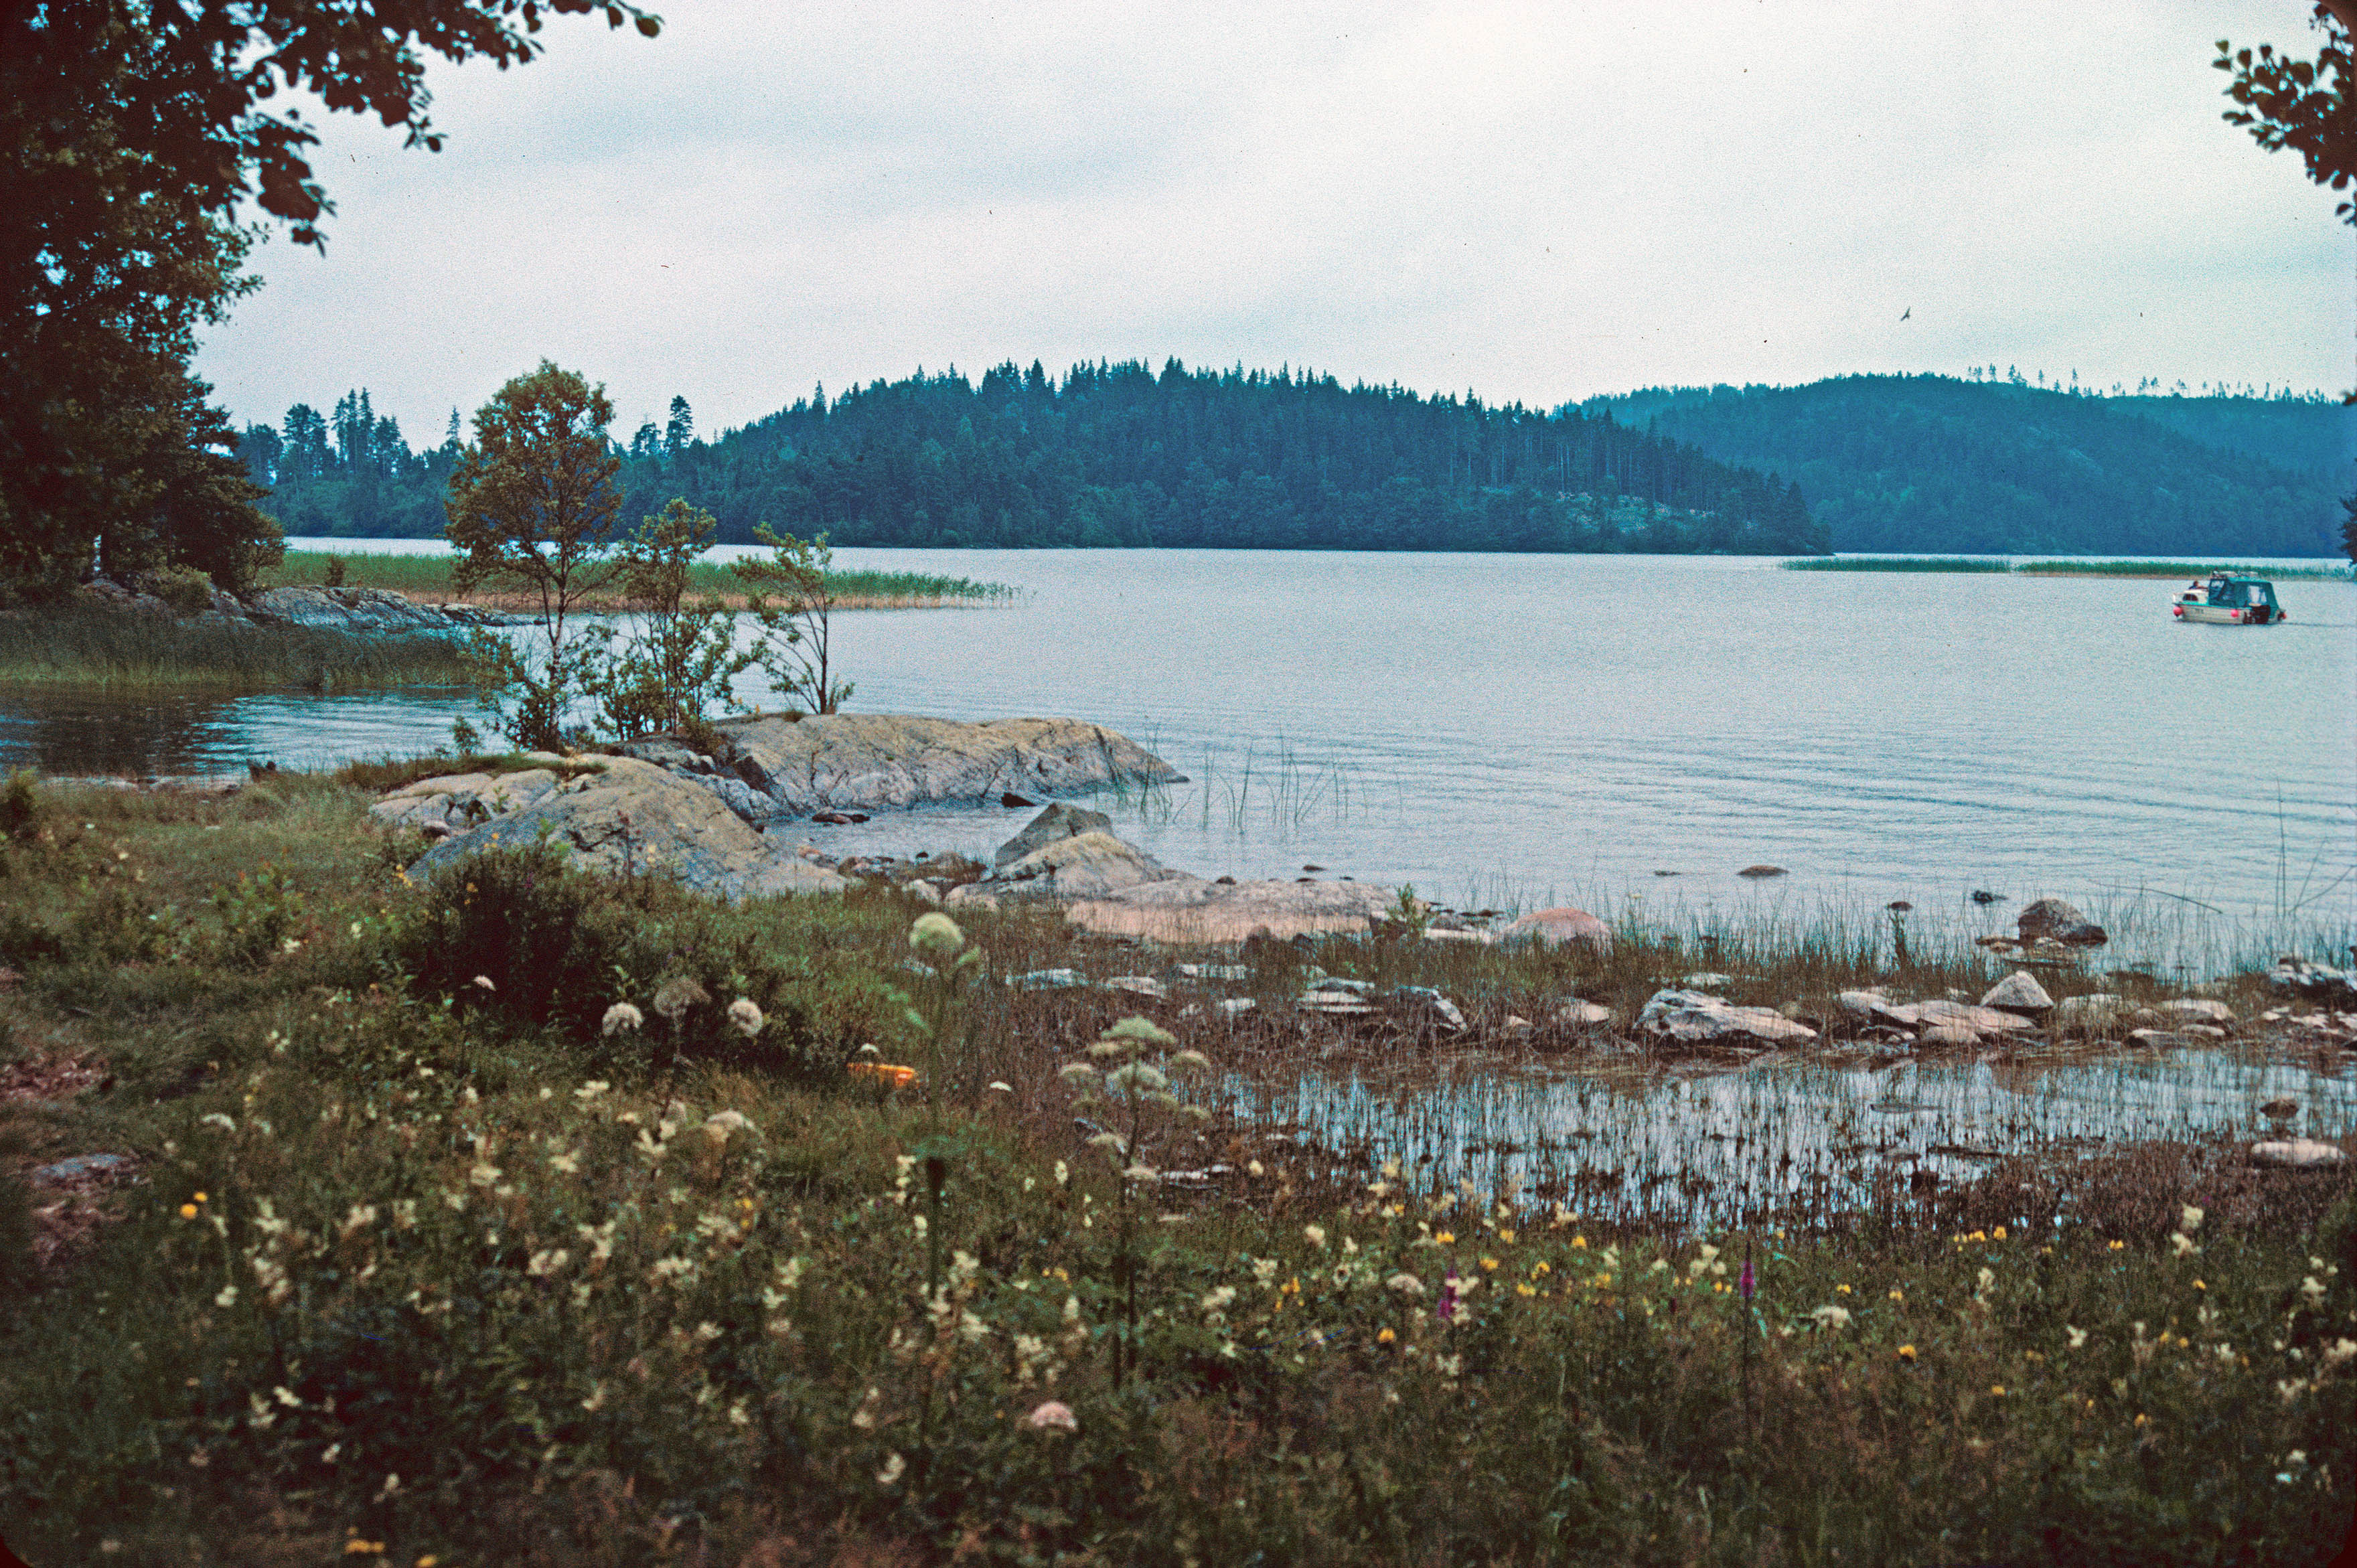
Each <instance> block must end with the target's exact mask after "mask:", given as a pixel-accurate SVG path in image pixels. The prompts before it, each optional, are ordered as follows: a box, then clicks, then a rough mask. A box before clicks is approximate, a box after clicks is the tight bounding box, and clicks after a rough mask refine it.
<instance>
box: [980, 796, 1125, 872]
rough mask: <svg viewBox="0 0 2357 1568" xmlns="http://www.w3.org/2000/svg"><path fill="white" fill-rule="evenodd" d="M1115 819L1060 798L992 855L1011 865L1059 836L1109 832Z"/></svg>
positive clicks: (997, 861) (999, 862) (994, 859)
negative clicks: (1071, 804)
mask: <svg viewBox="0 0 2357 1568" xmlns="http://www.w3.org/2000/svg"><path fill="white" fill-rule="evenodd" d="M1109 832H1113V819H1112V818H1111V817H1108V816H1106V815H1105V814H1104V813H1103V811H1087V810H1085V809H1083V808H1082V807H1079V806H1068V805H1066V804H1065V803H1064V802H1063V801H1061V800H1059V801H1057V802H1056V803H1055V804H1053V805H1051V806H1049V808H1048V809H1047V810H1046V811H1041V812H1040V813H1039V815H1038V816H1036V817H1034V818H1032V819H1031V820H1030V821H1029V822H1026V823H1025V824H1024V825H1023V831H1022V832H1019V833H1017V834H1016V835H1015V836H1014V837H1013V838H1011V839H1008V840H1007V841H1006V843H1003V844H1000V845H999V846H998V853H997V854H994V855H992V856H991V864H993V865H1014V864H1015V863H1016V862H1017V861H1018V860H1021V859H1022V858H1023V857H1024V856H1025V855H1027V854H1030V853H1031V852H1032V851H1033V850H1036V849H1044V848H1046V847H1047V846H1048V845H1049V844H1051V843H1056V842H1057V841H1058V840H1059V839H1069V838H1078V837H1079V836H1080V835H1081V834H1082V833H1109Z"/></svg>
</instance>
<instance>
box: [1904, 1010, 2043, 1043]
mask: <svg viewBox="0 0 2357 1568" xmlns="http://www.w3.org/2000/svg"><path fill="white" fill-rule="evenodd" d="M1915 1015H1916V1016H1917V1017H1918V1018H1919V1019H1921V1021H1922V1023H1923V1024H1924V1025H1926V1026H1939V1025H1942V1024H1945V1025H1949V1026H1953V1027H1955V1028H1960V1029H1970V1030H1972V1031H1974V1032H1975V1033H1976V1034H1982V1035H2009V1034H2013V1033H2015V1032H2017V1031H2018V1030H2022V1029H2027V1028H2029V1027H2030V1023H2029V1019H2027V1018H2024V1017H2021V1016H2019V1015H2017V1014H2012V1013H2003V1012H1999V1011H1998V1010H1997V1009H1996V1008H1994V1007H1975V1006H1973V1005H1972V1004H1969V1003H1964V1002H1920V1003H1917V1004H1916V1005H1915Z"/></svg>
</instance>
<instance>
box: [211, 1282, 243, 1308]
mask: <svg viewBox="0 0 2357 1568" xmlns="http://www.w3.org/2000/svg"><path fill="white" fill-rule="evenodd" d="M213 1305H215V1306H235V1305H237V1287H236V1286H235V1285H223V1286H221V1294H219V1295H217V1296H215V1297H213Z"/></svg>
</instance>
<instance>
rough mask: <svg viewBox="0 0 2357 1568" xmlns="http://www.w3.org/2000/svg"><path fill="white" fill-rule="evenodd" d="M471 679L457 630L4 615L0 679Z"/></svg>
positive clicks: (276, 682)
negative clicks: (437, 633)
mask: <svg viewBox="0 0 2357 1568" xmlns="http://www.w3.org/2000/svg"><path fill="white" fill-rule="evenodd" d="M471 679H472V675H471V674H470V671H469V666H468V664H467V662H466V660H465V659H464V658H463V657H462V655H461V653H460V650H459V648H458V646H457V642H456V641H455V640H454V639H447V638H439V637H427V636H417V637H355V636H350V635H348V634H345V633H341V632H334V631H326V630H320V629H316V628H303V627H271V626H239V625H236V624H234V623H231V622H224V621H203V620H195V619H187V620H182V619H176V618H171V617H167V616H161V615H146V614H141V613H136V612H126V611H123V610H116V609H112V608H102V607H81V606H72V607H59V608H45V609H32V610H17V611H11V612H7V613H5V614H0V684H45V685H46V684H59V685H64V684H74V685H95V686H102V687H107V688H113V689H118V690H119V689H126V688H128V689H142V688H154V689H158V690H194V689H207V688H210V689H218V690H237V691H261V690H269V689H272V688H282V687H284V688H294V687H308V688H311V689H313V690H320V691H340V690H346V689H350V688H354V687H368V686H408V685H450V686H456V685H464V684H467V683H468V682H469V681H470V680H471Z"/></svg>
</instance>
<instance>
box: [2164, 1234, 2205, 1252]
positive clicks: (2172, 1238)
mask: <svg viewBox="0 0 2357 1568" xmlns="http://www.w3.org/2000/svg"><path fill="white" fill-rule="evenodd" d="M2169 1246H2170V1247H2171V1248H2173V1249H2174V1250H2175V1251H2176V1253H2177V1255H2178V1256H2179V1257H2180V1258H2190V1257H2191V1256H2193V1254H2194V1253H2196V1252H2198V1251H2201V1248H2199V1247H2197V1246H2195V1245H2194V1244H2193V1238H2192V1237H2190V1236H2188V1235H2187V1234H2186V1233H2185V1232H2184V1231H2182V1230H2178V1231H2172V1232H2171V1233H2170V1235H2169Z"/></svg>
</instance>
